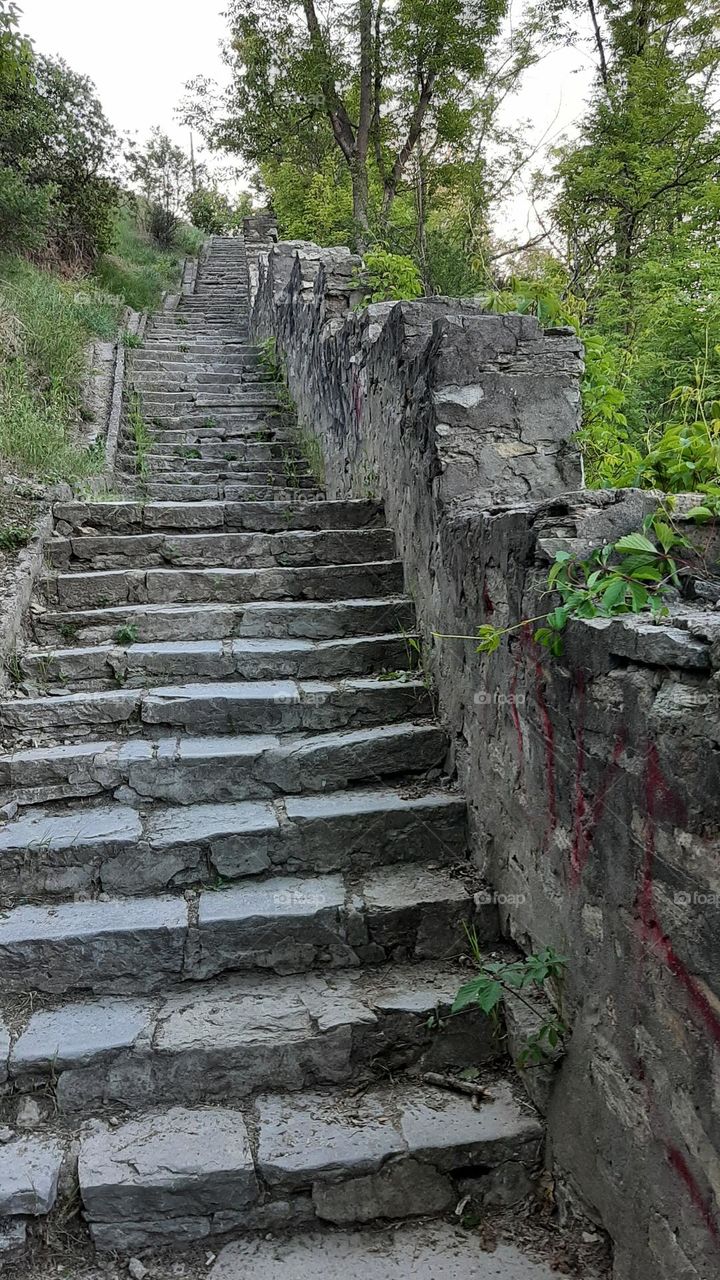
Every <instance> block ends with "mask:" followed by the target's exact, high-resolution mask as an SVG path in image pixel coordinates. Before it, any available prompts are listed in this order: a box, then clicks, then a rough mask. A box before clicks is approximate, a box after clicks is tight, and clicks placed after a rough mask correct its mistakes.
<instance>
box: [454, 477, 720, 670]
mask: <svg viewBox="0 0 720 1280" xmlns="http://www.w3.org/2000/svg"><path fill="white" fill-rule="evenodd" d="M719 514H720V490H718V492H717V494H716V495H714V496H713V497H712V498H711V497H708V498H707V500H706V503H705V504H701V505H698V506H696V507H694V508H692V509H691V510H690V511H689V512H688V513H687V515H688V516H689V517H690V518H691V519H693V520H695V521H697V522H698V523H702V522H704V521H705V520H709V519H711V518H712V517H713V516H717V515H719ZM681 553H682V554H681ZM698 572H700V573H702V575H703V576H705V577H707V576H708V573H709V570H708V568H707V566H706V565H705V564H704V563H703V562H702V559H701V557H700V555H699V554H698V552H697V551H696V550H695V548H694V547H693V544H692V543H691V542H690V541H689V540H688V539H687V538H686V537H685V535H684V534H682V533H681V532H680V531H679V529H678V527H677V525H676V523H675V521H674V519H673V516H672V499H668V500H667V502H666V504H665V505H664V506H661V507H659V508H658V510H657V511H655V512H654V513H652V514H651V515H648V516H646V517H645V519H644V521H643V526H642V530H638V531H636V532H633V533H629V534H625V535H624V536H623V537H622V538H618V539H617V541H616V542H610V543H606V544H605V546H602V547H596V548H595V549H594V550H593V551H592V552H591V553H590V555H589V556H586V557H584V558H581V557H579V556H574V555H572V554H571V553H570V552H568V551H558V552H557V553H556V555H555V560H554V563H553V565H552V568H551V570H550V573H549V575H548V580H547V589H548V591H554V592H557V594H558V595H559V597H560V604H558V605H557V606H556V607H555V608H554V609H551V610H550V611H549V612H548V613H544V614H542V615H541V616H540V617H537V618H523V619H521V621H520V622H516V623H514V624H512V625H511V626H508V627H496V626H493V625H492V624H485V625H483V626H480V627H478V629H477V631H476V633H475V635H474V636H448V635H442V634H441V633H439V632H437V633H435V634H436V635H437V636H438V638H439V639H445V640H451V639H452V640H473V641H474V642H475V646H476V651H477V653H482V654H490V653H495V652H496V650H497V649H499V647H500V645H501V643H502V641H503V639H504V638H505V637H506V636H509V635H511V634H513V633H514V632H516V631H522V630H524V629H526V628H529V627H532V626H535V624H537V623H541V624H542V625H541V626H539V627H538V628H537V630H536V631H535V632H534V639H535V640H536V641H537V643H538V644H541V645H543V646H544V647H545V648H546V649H548V650H549V651H550V653H552V654H553V655H554V656H555V657H559V656H560V655H561V654H562V652H563V638H562V637H563V632H564V631H565V628H566V627H567V624H568V622H569V621H570V620H571V619H585V620H587V619H591V618H613V617H617V616H619V615H622V614H628V613H646V612H648V613H650V614H651V615H652V616H653V617H655V618H662V617H664V616H666V615H667V612H668V609H667V598H668V596H669V595H670V594H671V593H672V592H673V591H675V592H677V591H681V590H682V589H683V587H684V584H685V582H686V581H688V580H691V579H692V577H693V576H694V575H695V574H697V573H698Z"/></svg>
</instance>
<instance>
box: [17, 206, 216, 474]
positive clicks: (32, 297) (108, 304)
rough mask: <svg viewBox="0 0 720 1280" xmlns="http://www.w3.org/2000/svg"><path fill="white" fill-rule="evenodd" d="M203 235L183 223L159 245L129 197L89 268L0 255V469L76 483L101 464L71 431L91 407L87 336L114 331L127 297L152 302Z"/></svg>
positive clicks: (138, 304)
mask: <svg viewBox="0 0 720 1280" xmlns="http://www.w3.org/2000/svg"><path fill="white" fill-rule="evenodd" d="M201 244H202V234H201V233H200V232H197V231H195V229H194V228H189V227H184V226H183V227H181V231H180V238H179V241H178V243H177V244H176V246H175V247H174V248H173V249H172V250H171V251H169V252H164V251H161V250H159V249H158V248H156V247H155V246H154V245H153V244H152V243H151V242H150V240H149V238H148V236H147V235H146V233H145V232H144V230H143V229H142V226H141V223H140V221H139V219H138V216H137V214H136V213H134V212H133V210H132V208H131V206H129V205H128V206H125V207H122V208H120V209H119V210H118V213H117V216H116V243H115V251H114V253H113V254H110V255H106V256H105V257H103V258H101V259H100V261H99V262H98V263H97V265H96V267H95V270H94V272H93V273H92V274H91V275H77V274H76V275H74V276H71V277H63V276H61V275H59V274H57V273H54V272H53V271H51V270H48V269H45V268H43V267H41V266H38V265H36V264H34V263H32V262H29V261H27V260H26V259H24V258H20V257H16V256H12V255H7V254H6V255H0V472H10V473H11V474H12V473H13V472H16V473H19V474H20V475H26V476H32V477H34V478H36V479H38V480H41V481H44V482H49V483H53V482H56V481H58V480H67V481H70V482H71V483H77V482H79V481H82V480H83V478H86V477H88V476H90V475H93V474H96V473H97V472H98V471H99V470H101V467H102V459H103V450H102V448H101V447H100V446H97V447H94V448H91V449H87V448H84V447H83V446H82V445H81V444H79V443H78V441H77V432H76V429H77V427H78V426H79V424H80V422H81V421H82V420H83V418H84V419H85V420H87V416H88V415H87V413H86V411H85V410H84V407H83V404H82V391H83V383H84V379H85V376H86V373H87V349H88V345H89V344H90V343H91V342H92V340H93V339H96V338H100V339H104V340H110V341H112V340H114V339H115V337H116V336H117V332H118V323H119V319H120V315H121V312H122V309H123V307H124V306H130V307H132V308H133V309H134V310H138V311H143V310H152V309H154V308H156V307H157V306H158V305H159V303H160V300H161V298H162V295H163V293H164V291H165V290H167V289H171V288H173V287H176V286H177V283H178V280H179V271H180V261H181V259H182V257H183V255H184V254H186V253H188V252H197V250H198V249H199V247H200V245H201ZM124 341H125V344H126V345H127V346H129V347H134V346H137V345H138V343H139V340H137V339H134V338H133V337H131V336H130V335H125V336H124Z"/></svg>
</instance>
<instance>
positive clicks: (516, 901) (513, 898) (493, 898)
mask: <svg viewBox="0 0 720 1280" xmlns="http://www.w3.org/2000/svg"><path fill="white" fill-rule="evenodd" d="M473 897H474V900H475V906H476V907H522V906H524V904H525V903H526V902H527V894H526V893H496V892H495V890H494V889H478V891H477V893H475V894H474V895H473Z"/></svg>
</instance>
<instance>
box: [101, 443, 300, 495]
mask: <svg viewBox="0 0 720 1280" xmlns="http://www.w3.org/2000/svg"><path fill="white" fill-rule="evenodd" d="M199 453H200V451H199V449H195V450H190V451H189V456H188V457H186V458H185V459H184V460H183V458H182V456H180V457H174V458H173V457H170V458H168V457H165V456H163V455H162V454H156V453H155V452H154V451H152V450H151V451H150V452H149V453H146V454H145V456H144V459H143V470H144V474H145V475H151V476H154V477H155V480H157V481H160V482H162V483H163V484H171V483H173V482H174V481H177V482H178V483H180V484H188V483H189V484H194V483H197V484H217V483H219V482H220V481H221V480H223V481H225V480H230V481H231V482H233V483H235V484H254V485H258V484H259V485H263V486H264V487H265V488H270V487H272V486H273V485H279V487H280V488H281V489H287V488H293V487H295V488H298V489H316V488H317V480H316V478H315V477H314V476H312V475H311V474H310V472H309V471H308V467H307V463H306V462H305V461H304V459H297V460H295V465H293V460H292V459H289V458H288V459H287V460H280V459H273V460H272V461H270V462H262V461H256V460H254V459H251V460H248V459H245V458H202V457H200V456H197V455H199ZM134 463H135V458H134V457H133V455H132V454H130V453H129V452H127V451H126V450H123V451H122V453H121V455H120V457H119V460H118V467H119V469H120V470H126V471H130V470H134V469H135V466H134Z"/></svg>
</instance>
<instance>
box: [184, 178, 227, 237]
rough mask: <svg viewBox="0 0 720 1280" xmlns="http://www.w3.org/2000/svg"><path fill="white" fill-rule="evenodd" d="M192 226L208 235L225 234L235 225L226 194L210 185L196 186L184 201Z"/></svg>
mask: <svg viewBox="0 0 720 1280" xmlns="http://www.w3.org/2000/svg"><path fill="white" fill-rule="evenodd" d="M185 205H186V208H187V211H188V213H189V215H190V219H191V221H192V223H193V226H196V227H199V228H200V230H201V231H205V232H206V233H207V235H209V236H226V235H227V234H228V232H229V231H231V230H232V228H233V227H234V225H235V221H234V211H233V207H232V205H231V204H230V201H229V200H228V198H227V196H224V195H223V194H222V192H221V191H217V190H215V189H213V188H212V187H198V188H197V189H196V190H195V191H193V192H192V193H191V194H190V195H189V196H188V198H187V200H186V202H185Z"/></svg>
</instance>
